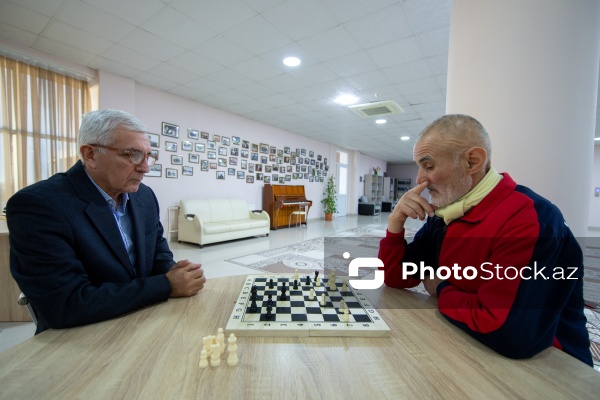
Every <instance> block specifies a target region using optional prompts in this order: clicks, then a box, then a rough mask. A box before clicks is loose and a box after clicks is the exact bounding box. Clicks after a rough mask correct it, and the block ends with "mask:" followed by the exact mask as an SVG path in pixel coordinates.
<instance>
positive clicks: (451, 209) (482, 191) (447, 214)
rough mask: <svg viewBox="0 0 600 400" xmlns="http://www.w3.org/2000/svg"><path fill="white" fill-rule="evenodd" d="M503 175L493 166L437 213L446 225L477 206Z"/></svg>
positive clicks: (436, 211)
mask: <svg viewBox="0 0 600 400" xmlns="http://www.w3.org/2000/svg"><path fill="white" fill-rule="evenodd" d="M502 178H503V176H502V175H500V174H499V173H498V171H496V170H495V169H494V167H491V168H490V170H489V171H488V172H487V174H485V176H484V177H483V179H482V180H481V181H480V182H479V183H478V184H477V185H476V186H475V187H474V188H473V189H471V190H470V191H469V193H467V194H465V195H464V196H463V197H461V198H460V199H458V200H456V201H455V202H454V203H452V204H448V205H447V206H445V207H442V208H438V209H437V210H435V215H437V216H438V217H441V218H443V219H444V222H445V223H446V225H448V224H449V223H450V222H452V221H454V220H455V219H458V218H460V217H462V216H463V215H465V213H466V212H467V211H469V210H470V209H471V208H473V207H475V206H476V205H477V204H479V203H480V202H481V200H483V199H484V197H485V196H487V195H488V194H489V193H490V192H491V191H492V190H493V189H494V188H495V187H496V185H497V184H498V182H500V181H501V180H502Z"/></svg>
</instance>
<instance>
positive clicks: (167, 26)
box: [142, 7, 217, 49]
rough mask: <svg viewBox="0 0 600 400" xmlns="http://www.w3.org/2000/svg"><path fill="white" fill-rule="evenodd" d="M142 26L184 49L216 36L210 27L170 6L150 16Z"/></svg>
mask: <svg viewBox="0 0 600 400" xmlns="http://www.w3.org/2000/svg"><path fill="white" fill-rule="evenodd" d="M142 28H143V29H144V30H146V31H148V32H151V33H153V34H155V35H156V36H158V37H160V38H163V39H166V40H168V41H170V42H171V43H176V44H178V45H179V46H181V47H183V48H186V49H191V48H193V47H195V46H198V45H199V44H200V43H202V42H205V41H206V40H208V39H210V38H213V37H215V36H217V33H216V32H215V31H213V30H212V29H209V28H207V27H205V26H203V25H202V24H200V23H199V22H196V21H195V20H193V19H192V18H190V17H188V16H187V15H185V14H182V13H181V12H179V11H177V10H175V9H173V8H170V7H167V8H165V9H163V10H161V11H160V12H159V13H158V14H156V15H154V16H153V17H152V18H150V19H149V20H148V21H146V22H145V23H144V24H143V25H142Z"/></svg>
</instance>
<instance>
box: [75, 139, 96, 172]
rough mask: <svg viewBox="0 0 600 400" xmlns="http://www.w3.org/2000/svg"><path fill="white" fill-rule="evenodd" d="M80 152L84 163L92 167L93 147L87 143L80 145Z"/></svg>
mask: <svg viewBox="0 0 600 400" xmlns="http://www.w3.org/2000/svg"><path fill="white" fill-rule="evenodd" d="M79 153H80V154H81V160H82V162H83V164H84V165H86V166H90V167H92V168H94V167H95V166H96V159H95V156H96V153H94V147H93V146H90V145H89V144H84V145H81V147H80V148H79Z"/></svg>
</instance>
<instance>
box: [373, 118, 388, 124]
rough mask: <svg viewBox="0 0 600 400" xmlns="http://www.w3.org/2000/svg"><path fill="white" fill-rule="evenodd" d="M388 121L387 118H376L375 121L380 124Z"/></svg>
mask: <svg viewBox="0 0 600 400" xmlns="http://www.w3.org/2000/svg"><path fill="white" fill-rule="evenodd" d="M386 122H387V121H386V120H385V119H376V120H375V123H376V124H378V125H381V124H385V123H386Z"/></svg>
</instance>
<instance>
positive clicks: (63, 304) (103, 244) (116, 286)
mask: <svg viewBox="0 0 600 400" xmlns="http://www.w3.org/2000/svg"><path fill="white" fill-rule="evenodd" d="M78 146H79V151H80V161H78V162H77V163H76V164H75V165H74V166H73V167H71V168H70V169H69V170H68V171H67V172H65V173H59V174H56V175H54V176H52V177H51V178H49V179H47V180H45V181H41V182H38V183H35V184H33V185H31V186H28V187H26V188H24V189H22V190H21V191H19V192H18V193H16V194H15V195H14V196H13V197H11V199H10V200H9V201H8V203H7V206H6V212H7V222H8V227H9V231H10V264H11V272H12V275H13V276H14V278H15V280H16V281H17V283H18V284H19V287H20V288H21V290H22V291H23V293H25V295H26V296H27V297H28V298H29V300H30V302H31V305H32V307H33V309H34V311H35V313H36V315H37V317H38V326H37V331H36V334H37V333H40V332H42V331H44V330H46V329H48V328H69V327H74V326H79V325H85V324H90V323H94V322H98V321H102V320H106V319H109V318H113V317H117V316H119V315H122V314H125V313H127V312H130V311H134V310H137V309H139V308H142V307H145V306H148V305H150V304H153V303H157V302H160V301H164V300H167V299H168V298H169V297H183V296H193V295H195V294H196V293H198V291H200V290H201V289H202V288H203V286H204V283H205V282H206V278H205V277H204V271H203V270H202V268H201V265H200V264H195V263H192V262H190V261H189V260H181V261H178V262H177V263H176V262H175V261H174V260H173V254H172V253H171V251H170V249H169V246H168V244H167V241H166V240H165V238H164V237H163V227H162V225H161V223H160V219H159V205H158V201H157V199H156V197H155V195H154V193H153V191H152V190H151V189H150V188H149V187H147V186H145V185H144V184H142V183H141V182H142V178H143V177H144V174H145V173H147V172H148V171H149V167H150V166H151V165H152V164H154V162H155V159H154V158H153V155H152V154H151V153H150V141H149V139H148V136H147V134H146V128H145V127H144V125H143V124H142V123H141V122H140V121H139V120H138V119H136V118H135V117H134V116H133V115H131V114H128V113H126V112H123V111H118V110H99V111H93V112H90V113H88V114H86V115H85V116H84V118H83V122H82V124H81V128H80V131H79V137H78Z"/></svg>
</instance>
